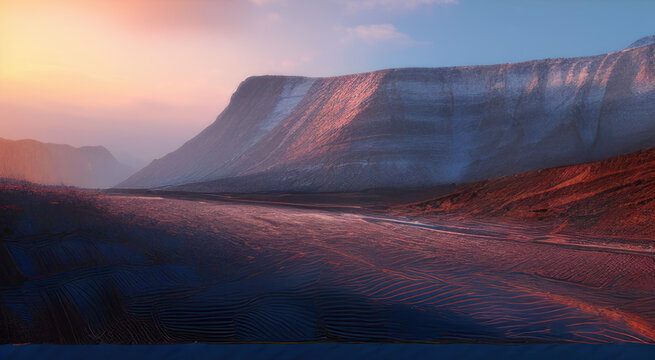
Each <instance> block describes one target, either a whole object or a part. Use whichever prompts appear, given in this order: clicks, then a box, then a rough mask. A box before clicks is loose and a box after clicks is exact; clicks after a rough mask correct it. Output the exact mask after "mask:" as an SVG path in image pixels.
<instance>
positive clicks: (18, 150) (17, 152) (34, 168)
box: [0, 138, 130, 188]
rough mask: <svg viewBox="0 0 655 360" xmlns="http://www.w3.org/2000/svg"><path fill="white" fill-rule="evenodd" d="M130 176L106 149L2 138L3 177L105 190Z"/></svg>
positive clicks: (1, 166)
mask: <svg viewBox="0 0 655 360" xmlns="http://www.w3.org/2000/svg"><path fill="white" fill-rule="evenodd" d="M129 174H130V170H129V169H128V168H127V167H125V166H124V165H122V164H120V163H119V162H118V161H116V159H115V158H114V157H113V156H112V154H111V153H110V152H109V151H108V150H107V149H105V148H104V147H102V146H85V147H80V148H75V147H72V146H69V145H60V144H48V143H42V142H39V141H35V140H17V141H15V140H7V139H2V138H0V177H5V178H12V179H19V180H27V181H31V182H35V183H39V184H46V185H61V184H63V185H71V186H78V187H88V188H105V187H110V186H113V185H116V184H117V183H118V182H119V181H121V180H124V179H125V178H126V177H127V176H128V175H129Z"/></svg>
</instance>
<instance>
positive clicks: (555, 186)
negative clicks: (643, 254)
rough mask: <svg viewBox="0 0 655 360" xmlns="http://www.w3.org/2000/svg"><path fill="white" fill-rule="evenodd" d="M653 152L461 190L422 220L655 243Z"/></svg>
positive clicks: (434, 204) (425, 204)
mask: <svg viewBox="0 0 655 360" xmlns="http://www.w3.org/2000/svg"><path fill="white" fill-rule="evenodd" d="M654 200H655V149H651V150H647V151H641V152H636V153H632V154H628V155H623V156H618V157H615V158H611V159H608V160H604V161H599V162H594V163H589V164H582V165H575V166H566V167H559V168H552V169H545V170H540V171H534V172H529V173H525V174H519V175H514V176H508V177H504V178H499V179H493V180H487V181H481V182H476V183H473V184H468V185H463V186H460V187H459V188H458V190H456V191H454V192H451V193H449V194H446V195H443V196H440V197H438V198H435V199H432V200H428V201H422V202H419V203H415V204H411V205H409V207H408V208H409V209H411V211H413V212H416V211H418V212H420V213H422V214H430V215H437V214H442V215H445V214H448V215H467V216H470V215H474V216H485V217H504V218H515V219H528V218H529V219H538V220H544V221H548V222H551V223H553V224H556V225H561V226H562V228H561V229H575V230H578V231H579V230H584V231H586V232H592V233H596V234H599V235H615V236H624V237H630V236H643V237H655V202H654Z"/></svg>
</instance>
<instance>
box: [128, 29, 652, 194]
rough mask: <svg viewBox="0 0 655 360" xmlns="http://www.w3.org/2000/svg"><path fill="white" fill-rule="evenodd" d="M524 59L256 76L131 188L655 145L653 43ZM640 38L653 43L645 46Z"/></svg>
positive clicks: (317, 181)
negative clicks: (333, 74) (349, 72)
mask: <svg viewBox="0 0 655 360" xmlns="http://www.w3.org/2000/svg"><path fill="white" fill-rule="evenodd" d="M635 44H636V45H634V46H637V47H633V48H630V49H626V50H622V51H618V52H613V53H609V54H605V55H598V56H591V57H580V58H569V59H545V60H536V61H528V62H523V63H516V64H503V65H491V66H465V67H449V68H424V69H418V68H416V69H391V70H381V71H376V72H371V73H364V74H355V75H347V76H339V77H330V78H304V77H288V76H259V77H251V78H248V79H246V80H245V81H244V82H243V83H242V84H241V85H240V86H239V88H238V89H237V91H236V92H235V94H234V95H233V96H232V99H231V101H230V104H229V105H228V107H227V108H226V109H225V111H223V113H222V114H221V115H220V116H219V117H218V118H217V119H216V122H214V123H213V124H212V125H210V126H209V127H208V128H206V129H205V130H204V131H202V132H201V133H200V134H199V135H197V136H196V137H195V138H193V139H191V140H190V141H188V142H187V143H186V144H184V145H183V146H182V147H181V148H180V149H178V150H176V151H174V152H172V153H170V154H168V155H166V156H165V157H163V158H162V159H159V160H155V161H154V162H152V163H151V164H150V165H149V166H147V167H145V168H144V169H142V170H141V171H139V172H137V173H136V174H135V175H133V176H131V177H130V178H129V179H128V180H126V181H125V182H123V183H121V184H120V186H121V187H126V188H151V187H170V186H176V188H178V189H183V190H191V191H226V192H250V191H276V190H279V191H283V190H284V191H353V190H362V189H367V188H380V187H419V186H430V185H438V184H447V183H466V182H472V181H477V180H483V179H488V178H494V177H499V176H505V175H511V174H516V173H521V172H526V171H531V170H537V169H543V168H549V167H554V166H562V165H570V164H577V163H583V162H589V161H596V160H600V159H604V158H608V157H611V156H616V155H620V154H625V153H629V152H633V151H637V150H641V149H645V148H650V147H653V146H655V45H653V44H652V41H650V40H649V38H645V39H643V41H642V40H640V41H638V42H636V43H635ZM640 45H644V46H640Z"/></svg>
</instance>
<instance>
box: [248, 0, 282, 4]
mask: <svg viewBox="0 0 655 360" xmlns="http://www.w3.org/2000/svg"><path fill="white" fill-rule="evenodd" d="M250 2H251V3H253V4H255V5H270V4H279V3H284V2H286V0H250Z"/></svg>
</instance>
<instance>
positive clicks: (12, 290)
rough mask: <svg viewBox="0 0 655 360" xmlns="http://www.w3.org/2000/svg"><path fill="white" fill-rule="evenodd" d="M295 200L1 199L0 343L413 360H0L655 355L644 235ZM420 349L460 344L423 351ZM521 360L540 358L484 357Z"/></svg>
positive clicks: (42, 191) (652, 266) (17, 350)
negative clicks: (345, 356) (344, 358)
mask: <svg viewBox="0 0 655 360" xmlns="http://www.w3.org/2000/svg"><path fill="white" fill-rule="evenodd" d="M162 195H165V196H166V197H163V196H162ZM285 196H286V198H284V197H285ZM358 196H359V195H358ZM280 197H283V198H284V199H283V200H284V201H280ZM294 197H297V196H295V195H280V194H278V195H275V196H270V197H266V198H257V196H251V197H244V196H227V195H221V196H203V195H199V194H189V195H185V194H179V193H178V194H153V193H151V192H146V193H142V194H138V193H121V194H108V193H101V192H94V191H81V190H73V189H66V188H52V187H40V186H35V185H31V184H26V183H17V182H8V181H5V182H3V183H2V184H1V185H0V237H1V242H0V319H1V320H0V342H4V343H11V344H22V343H58V344H97V343H114V344H181V343H189V342H206V343H209V342H211V343H221V342H228V343H235V342H237V343H250V342H282V343H288V342H293V343H296V342H317V341H318V342H325V341H327V342H337V343H339V342H373V343H379V342H412V343H413V344H405V345H403V344H398V345H393V344H389V345H380V344H369V345H365V344H360V345H346V344H343V345H337V344H307V345H303V346H294V345H256V344H251V345H229V346H228V345H225V346H221V345H176V346H174V347H165V348H164V347H158V346H155V347H136V348H135V347H129V348H121V347H111V346H101V347H97V346H96V347H94V346H92V347H83V348H78V347H74V348H70V347H58V346H54V345H42V346H37V345H29V346H18V347H16V346H13V347H11V346H10V347H3V348H0V358H12V357H16V358H21V357H22V358H24V357H26V356H28V357H29V356H38V357H55V356H59V357H66V358H74V357H75V356H81V355H80V354H84V355H85V357H91V356H93V357H100V358H101V357H102V356H106V357H109V356H110V354H121V357H124V358H129V356H133V357H134V358H137V357H139V358H141V357H143V356H145V355H143V354H146V353H153V354H159V355H153V356H156V357H158V358H166V357H165V356H162V354H163V353H162V352H165V353H168V352H169V351H170V354H172V355H171V356H175V354H180V352H184V353H189V352H190V353H192V354H193V353H195V354H198V356H197V357H200V358H202V357H203V356H213V355H211V354H214V352H217V353H218V354H226V355H225V356H230V357H236V358H239V357H242V358H253V354H258V355H261V356H263V357H276V356H277V355H276V354H278V353H280V352H283V353H284V354H291V355H292V356H288V357H287V356H285V357H287V358H293V357H297V358H303V357H308V356H310V354H311V353H312V352H319V353H321V355H323V356H324V357H342V356H341V355H340V354H342V353H348V354H353V355H354V356H358V355H357V354H361V356H366V357H371V356H374V357H378V356H377V355H376V354H380V353H382V354H386V355H387V356H388V358H393V357H394V356H395V355H397V356H401V357H406V356H404V355H403V354H404V353H405V352H409V353H410V355H409V356H412V357H425V356H432V354H434V356H437V355H439V354H441V355H443V354H446V355H447V356H452V357H455V358H461V357H459V355H457V354H469V353H470V354H479V353H480V352H483V353H485V354H487V353H490V354H496V355H494V356H497V358H507V357H513V356H515V355H516V356H517V357H518V355H517V354H520V353H527V354H533V355H535V356H537V355H539V356H542V355H543V356H546V355H550V356H548V357H549V358H552V357H554V356H560V355H558V354H564V353H567V354H576V353H578V352H585V353H587V354H596V355H607V354H622V355H624V356H628V357H626V358H631V357H632V356H631V354H647V353H650V352H652V350H653V345H645V346H627V345H616V344H615V345H609V346H605V347H596V346H592V347H586V346H584V345H581V344H587V343H590V344H600V343H634V344H640V343H641V344H654V343H655V325H654V324H655V257H654V255H655V254H654V248H653V246H652V244H653V241H652V239H650V238H649V237H647V236H645V235H643V234H638V235H639V236H637V237H627V238H618V237H616V236H614V237H613V238H611V239H609V240H608V238H607V237H603V236H601V235H599V234H598V233H586V232H584V231H581V232H577V233H576V232H573V231H570V229H569V230H567V231H561V230H562V227H561V226H559V228H560V229H559V230H558V229H554V228H553V227H554V226H556V225H557V223H553V222H548V221H538V220H535V219H532V220H531V219H522V218H521V219H511V218H503V217H484V216H465V215H463V214H461V213H459V214H457V216H453V214H439V213H434V212H432V213H420V212H418V213H417V212H416V206H415V205H412V206H410V207H408V208H407V207H403V206H399V205H396V206H391V205H390V204H387V203H384V204H381V203H380V202H379V201H373V202H372V203H366V202H365V201H359V200H358V201H355V202H354V203H353V202H351V201H333V200H329V201H328V200H325V199H323V200H321V201H314V202H312V201H309V200H307V199H306V198H305V200H303V201H297V199H296V200H293V198H294ZM292 200H293V201H292ZM394 201H395V200H394ZM357 204H360V205H357ZM371 204H372V205H371ZM375 204H377V205H375ZM407 209H409V210H407ZM425 342H427V343H449V344H450V343H464V344H463V345H457V346H453V345H439V346H428V345H420V344H416V343H425ZM470 343H476V344H479V343H487V344H489V345H484V346H480V345H467V344H470ZM526 343H531V344H538V343H542V344H543V345H521V346H516V347H514V346H498V345H493V346H492V344H526ZM565 343H576V344H578V345H565ZM571 346H572V347H571ZM469 347H470V349H469ZM600 349H604V350H600ZM423 351H425V352H426V353H425V354H424V355H425V356H422V355H421V352H423ZM39 353H41V354H43V355H38V354H39ZM207 354H210V355H207ZM328 354H334V356H329V355H328ZM394 354H395V355H394ZM412 354H415V355H412ZM512 354H513V355H512ZM123 355H124V356H123ZM369 355H370V356H369ZM596 355H594V357H596ZM221 356H222V355H221ZM361 356H358V357H361ZM397 356H396V357H397ZM525 356H529V357H530V358H539V357H535V356H532V355H525ZM111 357H117V356H111ZM194 357H195V356H194ZM312 357H314V356H312ZM485 357H487V356H485ZM521 357H524V356H521ZM171 358H174V357H171ZM464 358H465V357H464ZM542 358H545V357H542ZM606 358H616V357H615V356H609V357H606Z"/></svg>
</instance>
